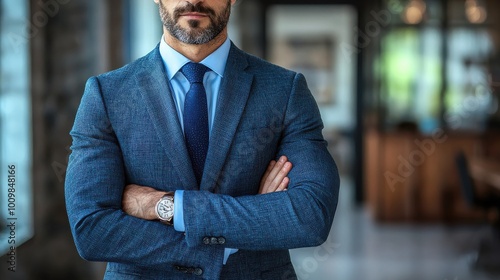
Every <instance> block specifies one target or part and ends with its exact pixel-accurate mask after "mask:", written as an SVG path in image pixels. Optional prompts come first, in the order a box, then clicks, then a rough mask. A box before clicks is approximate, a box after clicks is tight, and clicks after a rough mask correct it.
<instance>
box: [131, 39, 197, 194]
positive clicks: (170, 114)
mask: <svg viewBox="0 0 500 280" xmlns="http://www.w3.org/2000/svg"><path fill="white" fill-rule="evenodd" d="M136 79H137V85H138V89H139V92H140V94H141V96H142V98H143V100H144V102H145V104H146V108H147V111H148V114H149V116H150V118H151V122H152V123H153V126H154V129H155V132H156V135H157V136H158V138H159V139H160V142H161V144H162V146H163V149H164V150H165V152H166V154H167V158H168V159H169V160H170V161H171V163H172V165H173V166H174V168H175V169H176V171H177V173H178V175H179V177H180V178H181V182H182V183H183V184H184V185H183V188H184V189H187V190H189V189H193V190H194V189H197V188H198V186H197V185H198V184H197V183H196V178H195V176H194V172H193V168H192V166H191V161H190V159H189V155H188V152H187V148H186V144H185V142H184V134H183V132H182V129H181V126H180V123H179V119H178V117H177V109H176V107H175V103H174V99H173V97H172V93H171V91H170V87H169V85H168V81H167V74H166V72H165V68H164V66H163V62H162V59H161V56H160V52H159V50H158V48H156V49H155V50H154V51H153V52H151V53H150V54H149V55H148V56H147V58H146V60H145V61H144V63H143V64H142V67H141V68H140V70H139V71H138V72H137V74H136ZM145 133H149V132H147V131H146V132H145Z"/></svg>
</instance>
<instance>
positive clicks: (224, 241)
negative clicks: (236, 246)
mask: <svg viewBox="0 0 500 280" xmlns="http://www.w3.org/2000/svg"><path fill="white" fill-rule="evenodd" d="M217 240H218V241H219V244H220V245H224V243H226V239H225V238H224V237H219V238H217Z"/></svg>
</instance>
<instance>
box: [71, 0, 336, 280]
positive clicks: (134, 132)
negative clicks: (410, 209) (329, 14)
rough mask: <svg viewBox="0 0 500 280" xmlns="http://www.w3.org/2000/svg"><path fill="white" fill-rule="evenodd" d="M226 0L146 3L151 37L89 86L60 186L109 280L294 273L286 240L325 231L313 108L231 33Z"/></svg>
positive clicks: (326, 211)
mask: <svg viewBox="0 0 500 280" xmlns="http://www.w3.org/2000/svg"><path fill="white" fill-rule="evenodd" d="M235 1H236V0H155V2H156V3H157V4H158V5H159V11H160V15H161V19H162V22H163V24H164V35H163V38H162V40H161V42H160V44H159V46H158V47H157V48H156V49H154V50H153V51H152V52H151V53H150V54H148V55H146V56H145V57H143V58H141V59H139V60H137V61H135V62H133V63H131V64H129V65H127V66H125V67H123V68H121V69H118V70H115V71H112V72H110V73H106V74H103V75H100V76H97V77H92V78H90V79H89V81H88V82H87V86H86V89H85V93H84V95H83V98H82V101H81V105H80V108H79V109H78V113H77V116H76V119H75V123H74V127H73V129H72V131H71V136H72V137H73V145H72V154H71V157H70V162H69V166H68V170H67V174H66V183H65V194H66V204H67V211H68V216H69V220H70V225H71V229H72V233H73V236H74V239H75V244H76V246H77V249H78V252H79V253H80V255H81V256H82V257H83V258H84V259H86V260H89V261H104V262H108V266H107V269H106V274H105V279H296V274H295V271H294V268H293V266H292V264H291V262H290V256H289V252H288V249H291V248H298V247H309V246H317V245H320V244H322V243H323V242H324V241H325V240H326V238H327V236H328V233H329V231H330V227H331V225H332V221H333V217H334V214H335V209H336V205H337V199H338V190H339V178H338V172H337V168H336V166H335V163H334V161H333V159H332V158H331V156H330V155H329V153H328V151H327V149H326V142H325V141H324V139H323V137H322V134H321V130H322V128H323V124H322V121H321V118H320V114H319V111H318V108H317V106H316V103H315V101H314V99H313V97H312V95H311V93H310V91H309V90H308V88H307V85H306V81H305V79H304V77H303V76H302V75H301V74H298V73H294V72H292V71H288V70H285V69H283V68H280V67H278V66H275V65H272V64H270V63H268V62H265V61H263V60H261V59H259V58H256V57H253V56H250V55H248V54H246V53H244V52H242V51H241V50H239V49H238V48H237V47H235V46H234V45H233V44H232V43H231V41H230V40H229V39H228V37H227V27H226V25H227V21H228V19H229V15H230V10H231V6H232V5H233V4H234V3H235ZM200 104H201V105H200ZM205 104H206V106H205ZM292 163H293V168H292Z"/></svg>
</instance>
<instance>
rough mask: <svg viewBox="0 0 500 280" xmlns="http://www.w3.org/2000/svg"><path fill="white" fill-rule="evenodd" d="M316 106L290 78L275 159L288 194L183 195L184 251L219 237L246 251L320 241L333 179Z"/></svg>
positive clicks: (335, 184) (298, 79)
mask: <svg viewBox="0 0 500 280" xmlns="http://www.w3.org/2000/svg"><path fill="white" fill-rule="evenodd" d="M322 129H323V123H322V121H321V117H320V114H319V110H318V108H317V105H316V102H315V101H314V98H313V97H312V95H311V93H310V91H309V89H308V88H307V84H306V81H305V79H304V77H303V75H301V74H297V75H296V76H295V78H294V82H293V87H292V92H291V94H290V97H289V101H288V106H287V109H286V115H285V119H284V130H283V134H282V135H283V136H282V139H281V141H280V144H279V147H278V155H277V156H279V155H286V156H287V157H288V158H289V160H290V161H291V162H292V163H293V165H294V167H293V169H292V171H291V172H290V173H289V178H290V184H289V188H288V191H285V192H275V193H270V194H264V195H254V196H243V197H231V196H227V195H220V194H213V193H209V192H196V191H186V192H185V193H184V220H185V223H186V239H187V242H188V245H189V246H199V245H200V244H201V242H202V240H203V237H204V236H223V237H224V238H225V239H226V244H225V246H227V247H231V248H239V249H246V250H273V249H292V248H299V247H310V246H317V245H320V244H322V243H323V242H324V241H326V239H327V237H328V234H329V231H330V228H331V225H332V222H333V217H334V214H335V210H336V206H337V200H338V192H339V176H338V171H337V167H336V165H335V163H334V161H333V159H332V157H331V156H330V154H329V152H328V150H327V148H326V142H325V141H324V139H323V136H322V133H321V130H322Z"/></svg>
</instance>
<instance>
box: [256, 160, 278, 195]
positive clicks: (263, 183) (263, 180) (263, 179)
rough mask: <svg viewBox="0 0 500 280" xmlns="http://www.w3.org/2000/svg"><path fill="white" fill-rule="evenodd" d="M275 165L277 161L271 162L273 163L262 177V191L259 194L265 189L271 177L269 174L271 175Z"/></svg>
mask: <svg viewBox="0 0 500 280" xmlns="http://www.w3.org/2000/svg"><path fill="white" fill-rule="evenodd" d="M275 165H276V161H275V160H271V162H270V163H269V165H268V166H267V169H266V172H265V173H264V175H263V176H262V180H261V181H260V190H259V193H261V191H262V189H263V188H264V185H265V183H266V180H267V177H268V176H269V174H270V173H271V171H272V170H273V168H274V166H275Z"/></svg>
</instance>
